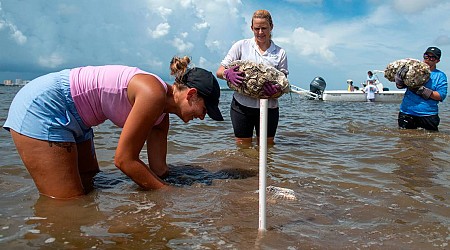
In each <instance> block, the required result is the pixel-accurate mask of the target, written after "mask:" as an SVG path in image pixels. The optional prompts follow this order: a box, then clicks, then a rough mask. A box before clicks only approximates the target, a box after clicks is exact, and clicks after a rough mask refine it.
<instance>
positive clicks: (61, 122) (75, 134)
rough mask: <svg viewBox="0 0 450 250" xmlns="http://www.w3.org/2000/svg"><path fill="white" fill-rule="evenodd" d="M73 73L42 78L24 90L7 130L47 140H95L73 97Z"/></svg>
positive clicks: (14, 105) (17, 98) (13, 107)
mask: <svg viewBox="0 0 450 250" xmlns="http://www.w3.org/2000/svg"><path fill="white" fill-rule="evenodd" d="M69 78H70V70H69V69H66V70H62V71H60V72H55V73H50V74H47V75H44V76H41V77H38V78H36V79H34V80H32V81H31V82H29V83H28V84H27V85H25V86H24V87H22V89H20V90H19V92H18V93H17V94H16V96H15V97H14V99H13V101H12V103H11V107H10V108H9V112H8V118H7V119H6V122H5V124H4V125H3V127H4V128H5V129H6V130H8V131H9V130H10V129H12V130H14V131H15V132H17V133H19V134H22V135H25V136H28V137H31V138H35V139H39V140H44V141H55V142H76V143H80V142H83V141H86V140H92V139H93V137H94V133H93V130H92V128H90V127H87V126H86V125H84V123H83V121H82V119H81V117H80V115H79V114H78V112H77V110H76V107H75V104H74V102H73V99H72V96H71V94H70V82H69V80H70V79H69Z"/></svg>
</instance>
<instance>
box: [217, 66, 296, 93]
mask: <svg viewBox="0 0 450 250" xmlns="http://www.w3.org/2000/svg"><path fill="white" fill-rule="evenodd" d="M236 65H237V66H239V68H238V71H241V72H244V74H245V76H244V77H245V79H244V80H243V81H242V84H241V85H240V86H235V85H233V84H232V83H230V82H229V81H227V84H228V87H229V88H230V89H232V90H235V91H237V92H238V93H241V94H244V95H247V96H251V97H254V98H261V99H267V98H278V97H280V96H282V95H283V94H285V93H288V92H289V81H288V79H287V77H286V76H285V75H284V73H283V72H281V71H279V70H277V69H276V68H274V67H272V66H267V65H264V64H262V63H255V62H250V61H244V60H236V61H233V62H232V63H230V64H229V65H228V66H227V67H226V68H227V69H228V68H232V67H234V66H236ZM266 82H269V83H271V84H273V85H278V86H280V88H279V89H280V91H278V93H275V94H274V95H272V96H267V95H265V94H264V89H263V86H264V84H265V83H266Z"/></svg>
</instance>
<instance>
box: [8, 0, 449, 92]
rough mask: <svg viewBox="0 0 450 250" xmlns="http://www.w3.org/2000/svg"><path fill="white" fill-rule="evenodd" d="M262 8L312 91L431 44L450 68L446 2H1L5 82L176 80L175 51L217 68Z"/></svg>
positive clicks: (298, 81)
mask: <svg viewBox="0 0 450 250" xmlns="http://www.w3.org/2000/svg"><path fill="white" fill-rule="evenodd" d="M258 9H267V10H269V11H270V13H271V14H272V18H273V21H274V26H275V27H274V30H273V40H274V41H275V43H276V44H278V45H279V46H281V47H283V48H284V49H285V50H286V52H287V55H288V62H289V71H290V74H289V77H288V79H289V81H290V82H291V84H294V85H297V86H300V87H303V88H309V83H310V82H311V80H312V79H313V78H314V77H316V76H321V77H323V78H324V79H325V81H326V82H327V89H344V88H346V80H347V79H352V80H353V81H354V82H355V84H356V85H359V83H361V82H363V81H364V80H365V79H366V75H367V71H368V70H383V69H384V68H385V67H386V65H387V64H388V63H389V62H391V61H394V60H397V59H402V58H408V57H409V58H418V59H420V58H421V56H422V53H423V52H424V51H425V49H426V48H427V47H428V46H438V47H439V48H441V50H442V52H443V57H442V60H441V62H440V63H439V64H438V68H440V69H441V70H443V71H444V72H447V73H448V74H450V66H449V65H450V63H449V61H450V56H449V55H450V17H449V15H448V13H450V3H449V1H445V0H427V1H425V0H334V1H331V0H330V1H328V0H277V1H275V0H267V1H262V0H250V1H239V0H217V1H215V0H171V1H167V0H146V1H144V0H133V1H129V0H77V1H72V0H58V1H56V0H33V1H31V0H0V81H2V80H4V79H15V78H21V79H32V78H34V77H37V76H39V75H42V74H45V73H48V72H53V71H57V70H61V69H65V68H72V67H78V66H84V65H104V64H124V65H130V66H137V67H140V68H142V69H143V70H146V71H149V72H152V73H156V74H158V75H160V76H161V77H162V78H163V79H165V80H166V81H167V82H169V83H172V82H173V79H171V78H170V76H169V62H170V59H171V58H172V56H174V55H178V56H184V55H189V56H191V57H192V60H193V64H194V65H195V66H199V67H203V68H206V69H208V70H210V71H212V72H213V73H215V71H216V70H217V68H218V66H219V63H220V61H221V60H222V59H223V57H224V56H225V54H226V53H227V51H228V50H229V49H230V47H231V45H232V44H233V43H234V42H235V41H237V40H240V39H243V38H250V37H252V32H251V30H250V21H251V16H252V14H253V12H254V11H255V10H258ZM380 78H381V80H382V81H383V82H384V85H385V87H390V88H395V87H394V85H393V84H391V83H388V82H387V80H385V79H384V78H383V77H382V76H380ZM219 82H220V83H221V85H225V83H224V82H223V81H219Z"/></svg>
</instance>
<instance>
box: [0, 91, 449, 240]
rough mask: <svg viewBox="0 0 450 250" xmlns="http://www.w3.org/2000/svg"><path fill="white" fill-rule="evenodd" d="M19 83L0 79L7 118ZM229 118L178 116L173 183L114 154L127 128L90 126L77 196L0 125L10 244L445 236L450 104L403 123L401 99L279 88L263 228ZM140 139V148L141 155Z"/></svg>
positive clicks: (4, 235) (171, 149)
mask: <svg viewBox="0 0 450 250" xmlns="http://www.w3.org/2000/svg"><path fill="white" fill-rule="evenodd" d="M18 90H19V88H18V87H0V100H1V104H0V124H3V123H4V121H5V118H6V114H7V112H8V108H9V103H10V101H11V100H12V98H13V96H14V94H15V93H16V92H17V91H18ZM231 94H232V93H231V92H223V93H222V98H221V109H222V110H223V113H224V117H225V121H224V122H213V121H211V120H210V119H209V118H207V119H206V120H204V121H193V122H190V123H189V124H183V122H182V121H180V120H179V119H178V118H177V117H174V116H171V122H172V125H171V129H170V135H169V144H168V157H167V160H168V163H169V164H170V167H171V174H170V176H169V178H168V179H167V181H168V182H170V183H172V184H173V186H170V187H168V188H163V189H161V190H155V191H142V190H140V189H139V188H138V186H137V185H136V184H135V183H134V182H133V181H131V180H130V179H129V178H127V177H126V176H125V175H124V174H123V173H122V172H120V171H119V170H118V169H117V168H116V167H115V166H114V164H113V157H114V150H115V147H116V145H117V141H118V137H119V135H120V129H118V128H117V127H115V126H114V125H113V124H112V123H110V122H107V123H105V124H102V125H100V126H98V127H95V133H96V137H95V145H96V150H97V156H98V160H99V164H100V166H101V170H102V172H101V173H100V174H98V176H97V177H96V179H95V185H96V189H95V191H93V192H92V193H90V194H89V195H87V196H85V197H83V198H79V199H76V200H71V201H58V200H52V199H49V198H45V197H40V196H39V194H38V192H37V190H36V188H35V186H34V184H33V182H32V180H31V177H30V176H29V174H28V172H27V171H26V169H25V167H24V166H23V164H22V162H21V160H20V158H19V156H18V154H17V153H16V150H15V148H14V146H13V143H12V140H11V137H10V135H9V134H8V133H7V132H6V131H5V130H3V129H2V130H1V132H0V138H1V140H0V147H1V150H0V188H1V192H0V197H1V198H0V246H1V247H2V248H3V249H24V248H27V249H40V248H45V249H61V248H69V249H70V248H73V249H89V248H98V249H379V248H383V249H449V248H450V246H449V245H448V244H449V241H450V236H449V234H450V233H449V232H450V228H449V227H450V186H449V184H450V182H449V180H450V170H449V165H450V164H449V160H450V157H449V151H450V146H449V142H450V119H449V114H450V107H449V105H448V104H447V102H444V103H443V104H441V105H440V108H441V110H440V116H441V125H440V132H438V133H429V132H426V131H423V130H408V131H406V130H399V129H397V121H396V117H397V113H398V106H399V104H398V103H383V104H382V103H331V102H318V101H309V100H305V99H303V98H301V97H300V96H298V95H295V94H292V96H290V95H285V96H283V97H282V98H281V99H280V103H281V109H280V124H279V129H278V133H277V138H276V145H274V146H273V147H269V149H268V151H269V152H268V169H267V184H268V185H272V186H276V187H283V188H289V189H292V190H293V191H294V192H295V197H296V199H290V200H289V199H283V198H280V197H275V196H272V195H271V194H270V193H268V196H267V197H268V199H267V231H266V232H265V233H264V234H261V233H258V193H257V190H258V164H259V161H258V157H259V153H258V146H257V145H255V144H254V145H252V146H251V147H237V146H236V145H235V144H234V137H233V133H232V128H231V121H230V117H229V103H230V101H231ZM145 156H146V155H145V152H142V159H143V160H144V161H145Z"/></svg>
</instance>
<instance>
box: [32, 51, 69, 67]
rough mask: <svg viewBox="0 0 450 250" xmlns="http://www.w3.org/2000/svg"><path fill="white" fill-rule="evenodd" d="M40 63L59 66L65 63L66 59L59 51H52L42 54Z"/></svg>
mask: <svg viewBox="0 0 450 250" xmlns="http://www.w3.org/2000/svg"><path fill="white" fill-rule="evenodd" d="M38 63H39V64H40V65H41V66H43V67H45V68H52V69H53V68H57V67H58V66H61V64H63V63H64V59H63V58H62V56H61V55H59V54H58V53H52V54H50V55H48V56H40V57H39V59H38Z"/></svg>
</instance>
